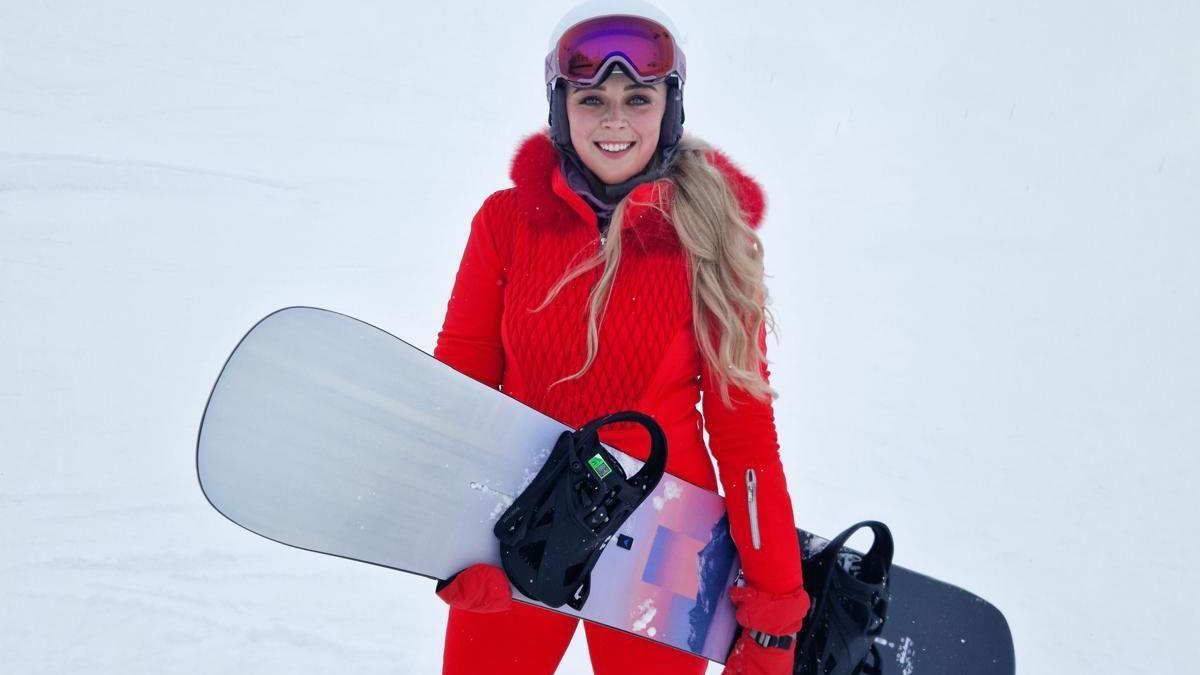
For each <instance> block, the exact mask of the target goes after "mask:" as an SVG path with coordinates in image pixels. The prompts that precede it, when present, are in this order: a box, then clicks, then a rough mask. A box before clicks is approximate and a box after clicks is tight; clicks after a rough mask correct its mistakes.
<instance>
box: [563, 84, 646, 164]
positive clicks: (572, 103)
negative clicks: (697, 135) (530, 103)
mask: <svg viewBox="0 0 1200 675" xmlns="http://www.w3.org/2000/svg"><path fill="white" fill-rule="evenodd" d="M666 97H667V85H666V84H665V83H662V82H660V83H658V84H656V85H646V84H639V83H638V82H636V81H635V80H632V79H630V78H629V76H627V75H625V74H624V73H619V72H614V73H613V74H612V75H610V76H609V77H608V78H607V79H606V80H604V81H603V82H601V83H600V84H598V85H595V86H592V87H587V88H582V89H581V88H579V87H576V86H574V85H571V86H570V87H569V88H568V91H567V121H568V122H569V123H570V126H571V143H572V144H573V145H574V146H575V152H577V153H579V157H580V159H582V160H583V163H584V165H586V166H587V168H589V169H591V170H592V173H594V174H596V177H597V178H599V179H600V180H602V181H604V182H605V183H607V184H608V185H615V184H617V183H622V182H624V181H627V180H629V179H630V178H633V177H634V176H636V175H637V174H638V173H640V172H641V170H642V169H644V168H646V165H647V164H648V163H649V162H650V158H651V157H653V156H654V150H655V149H656V148H657V147H658V136H659V131H660V129H661V127H662V118H663V111H664V110H665V109H666V102H667V98H666Z"/></svg>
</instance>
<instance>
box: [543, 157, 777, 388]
mask: <svg viewBox="0 0 1200 675" xmlns="http://www.w3.org/2000/svg"><path fill="white" fill-rule="evenodd" d="M710 149H711V148H710V146H709V145H708V144H706V143H704V142H703V141H701V140H698V139H695V138H692V137H690V136H685V137H684V138H683V139H682V140H681V141H680V143H679V146H678V148H677V150H676V152H675V157H674V161H673V163H672V166H671V168H670V170H669V171H668V173H667V174H666V175H665V176H664V177H663V178H664V179H665V180H667V181H669V182H670V183H671V184H672V186H673V188H674V189H673V190H671V191H668V193H671V195H672V196H671V200H670V203H657V204H651V205H649V206H651V207H652V208H655V209H657V210H658V211H660V212H661V213H662V214H663V217H665V218H666V219H667V220H668V222H670V223H671V224H672V225H673V226H674V228H675V232H676V233H677V235H678V236H679V241H680V243H681V244H682V246H683V249H684V251H686V252H687V256H688V262H689V265H688V268H689V278H690V281H691V289H692V324H693V326H694V328H695V334H696V343H697V346H698V347H699V349H700V355H701V357H702V358H703V359H704V360H705V361H706V363H707V365H708V367H709V371H710V372H711V373H712V375H713V377H714V378H715V380H716V381H715V383H714V384H715V387H716V389H717V391H718V392H719V395H720V397H721V400H722V401H723V402H724V403H725V405H726V407H733V403H732V398H731V396H730V394H729V388H730V387H731V386H736V387H739V388H741V389H744V390H745V391H746V392H748V393H749V394H751V395H752V396H753V397H754V398H757V399H760V400H766V401H770V400H772V399H774V398H777V397H778V394H777V393H776V392H775V390H774V389H773V388H771V386H770V385H769V384H768V383H767V381H766V380H765V379H764V378H763V375H762V372H761V371H760V368H761V367H762V366H763V365H765V364H766V354H765V353H764V351H763V349H762V346H761V345H760V344H759V340H758V336H759V335H760V333H761V332H762V331H763V330H764V327H766V328H768V329H769V331H770V332H775V318H774V316H773V315H772V314H771V311H770V309H769V308H768V307H767V305H768V304H769V302H770V298H769V294H768V292H767V287H766V283H765V282H764V276H765V275H764V273H763V247H762V240H761V239H760V238H759V237H758V234H757V233H755V231H754V230H753V229H751V227H750V225H749V224H748V223H747V222H746V219H745V216H743V214H742V210H741V206H740V205H739V204H738V200H737V197H736V196H735V195H734V193H733V190H732V189H731V187H730V186H729V184H728V182H727V181H726V180H725V176H724V175H722V173H721V172H720V170H719V169H717V168H716V167H715V166H713V165H712V163H711V162H709V161H708V157H707V153H708V151H709V150H710ZM660 194H662V193H661V192H660ZM628 204H629V198H628V197H626V198H625V199H622V200H621V202H620V203H619V204H617V207H616V210H614V211H613V214H612V220H611V221H610V223H614V225H610V227H609V229H608V238H607V242H606V243H605V245H604V246H603V248H602V249H601V251H600V252H599V253H598V254H597V255H595V256H593V257H591V258H589V259H587V260H585V261H583V262H582V263H580V264H579V265H578V266H576V267H574V268H572V269H571V270H569V271H568V272H567V273H566V274H565V275H564V276H563V277H562V278H561V279H559V280H558V282H557V283H555V284H554V286H553V287H551V289H550V291H549V292H548V293H547V295H546V299H545V300H543V301H542V304H541V305H539V306H538V307H536V308H534V309H533V310H531V311H534V312H538V311H541V310H542V309H544V308H545V307H546V306H547V305H549V304H550V302H551V301H552V300H553V299H554V297H555V296H556V295H558V293H559V291H560V290H562V288H563V287H564V286H566V285H567V284H568V283H570V282H571V281H572V280H574V279H576V278H577V277H579V276H580V275H582V274H585V273H587V272H588V271H589V270H592V269H594V268H596V267H600V266H603V268H604V271H603V273H602V274H601V276H600V280H599V281H598V282H597V283H596V285H595V286H594V287H593V288H592V290H591V293H590V295H589V297H588V318H587V322H588V330H587V359H586V361H585V362H584V364H583V367H582V368H580V369H579V370H578V371H577V372H575V373H573V374H571V375H568V376H566V377H564V378H562V379H560V380H558V381H556V382H554V383H553V384H551V385H550V386H551V387H553V386H556V385H558V384H560V383H562V382H566V381H568V380H573V379H577V378H579V377H582V376H583V374H584V373H585V372H587V370H588V368H590V367H591V365H592V363H593V362H594V361H595V360H596V354H597V352H598V351H599V342H600V324H601V323H603V321H604V314H605V311H606V310H607V308H608V301H609V299H610V297H611V295H612V286H613V280H614V279H615V278H616V276H617V269H618V268H619V267H620V263H621V229H622V228H621V227H620V223H622V222H623V221H624V217H625V211H626V208H627V207H628Z"/></svg>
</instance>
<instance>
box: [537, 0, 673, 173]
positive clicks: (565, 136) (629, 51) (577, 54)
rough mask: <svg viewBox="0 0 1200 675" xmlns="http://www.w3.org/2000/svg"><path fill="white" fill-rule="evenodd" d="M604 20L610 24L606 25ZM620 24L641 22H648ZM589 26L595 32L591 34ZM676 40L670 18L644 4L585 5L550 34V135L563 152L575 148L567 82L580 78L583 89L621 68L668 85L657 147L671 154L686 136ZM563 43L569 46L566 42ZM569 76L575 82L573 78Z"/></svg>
mask: <svg viewBox="0 0 1200 675" xmlns="http://www.w3.org/2000/svg"><path fill="white" fill-rule="evenodd" d="M605 19H608V20H610V21H609V22H608V23H607V24H606V23H605V22H604V21H603V20H605ZM622 19H643V20H646V21H647V22H649V23H645V22H639V21H631V22H623V21H622ZM589 26H592V27H595V28H596V30H595V31H592V32H590V33H589V31H588V27H589ZM573 29H575V30H573ZM664 30H665V34H664ZM677 36H678V31H677V30H676V28H675V24H674V23H673V22H672V21H671V19H670V17H668V16H667V15H666V14H665V13H663V11H662V10H660V9H659V8H657V7H655V6H654V5H652V4H650V3H648V2H642V1H641V0H587V1H586V2H584V3H582V4H580V5H578V6H576V7H575V8H574V9H572V10H571V11H569V12H567V14H566V15H565V16H564V17H563V18H562V20H560V21H559V22H558V25H557V26H555V28H554V31H553V33H551V35H550V45H549V53H547V55H546V64H545V65H546V69H545V76H546V77H545V79H546V97H547V99H548V101H549V103H550V117H549V122H550V135H551V138H552V139H553V140H554V142H555V143H556V144H557V145H559V146H560V147H563V148H569V147H570V145H571V131H570V128H569V126H568V123H567V114H566V91H567V83H568V82H570V81H575V80H576V77H579V78H580V79H582V80H583V82H582V83H584V84H594V83H596V82H599V81H603V80H604V79H605V78H607V77H608V76H609V75H610V74H612V72H613V71H614V70H616V69H618V68H620V69H621V70H622V71H623V72H625V74H627V75H628V76H629V77H630V78H632V79H635V80H638V81H641V82H645V83H647V84H649V83H654V82H665V83H666V84H667V106H666V110H665V111H664V112H663V121H662V128H661V131H660V133H659V143H658V147H659V148H660V149H664V150H667V151H668V152H670V151H673V149H674V147H675V146H676V145H677V144H678V143H679V139H680V138H681V137H682V136H683V120H684V114H683V84H684V80H685V79H686V77H687V65H686V59H685V58H684V54H683V50H682V49H681V48H680V47H679V45H678V42H677ZM564 38H569V40H570V41H569V42H564ZM578 64H583V70H584V72H582V73H580V72H578V69H576V66H577V65H578ZM568 71H570V75H574V76H576V77H569V76H568ZM577 83H579V82H577Z"/></svg>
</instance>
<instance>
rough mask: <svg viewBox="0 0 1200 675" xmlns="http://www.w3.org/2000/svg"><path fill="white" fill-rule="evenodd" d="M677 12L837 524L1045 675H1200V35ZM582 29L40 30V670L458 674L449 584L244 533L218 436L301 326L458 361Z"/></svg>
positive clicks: (22, 634) (11, 364) (14, 636)
mask: <svg viewBox="0 0 1200 675" xmlns="http://www.w3.org/2000/svg"><path fill="white" fill-rule="evenodd" d="M661 5H662V6H663V7H664V9H666V10H667V11H668V12H669V13H671V14H672V15H673V16H674V17H675V19H676V22H677V23H678V24H679V25H680V26H681V29H682V30H683V32H684V34H683V36H682V37H683V42H684V47H685V48H686V49H687V51H688V60H689V74H690V75H691V76H692V79H691V81H690V82H689V83H688V93H687V105H688V109H687V110H688V127H689V129H691V130H692V131H693V132H694V133H697V134H698V135H700V136H702V137H704V138H706V139H708V140H710V141H711V142H713V143H715V144H717V145H718V146H720V147H722V148H724V149H725V150H726V151H727V152H728V153H729V154H730V155H731V156H732V157H733V158H734V159H735V160H736V161H737V162H738V163H740V164H741V165H742V166H743V167H745V168H746V169H747V170H748V171H749V172H750V173H752V174H754V175H755V176H756V177H757V178H759V179H760V180H761V181H762V182H763V184H764V185H765V187H766V189H767V191H768V196H769V198H770V204H769V212H768V219H767V222H766V224H765V226H764V229H763V230H762V234H763V237H764V239H765V245H766V247H767V248H766V251H767V264H768V272H769V274H771V275H772V279H771V289H772V292H773V296H774V305H773V309H774V311H775V313H776V316H777V317H778V319H779V323H780V328H781V334H780V336H779V340H778V341H777V342H775V341H773V342H772V343H771V346H770V350H771V360H772V362H773V365H772V369H773V373H774V380H773V382H774V384H775V386H776V388H777V389H778V390H779V391H780V392H781V393H782V397H781V398H780V400H779V401H778V403H777V406H778V410H780V414H779V431H780V438H781V442H782V444H783V448H784V450H783V451H784V453H785V455H786V456H785V463H786V464H787V467H788V471H789V482H790V485H791V486H792V492H793V501H794V503H795V507H796V511H797V518H798V520H800V521H801V522H802V523H803V524H804V525H805V526H806V527H810V528H812V529H814V530H817V531H821V532H827V533H833V532H836V531H837V530H839V529H840V528H841V527H843V526H845V525H847V524H849V523H851V522H853V521H855V520H857V519H860V518H863V517H876V518H879V519H882V520H885V521H887V522H888V523H889V524H891V525H892V527H893V529H894V531H895V533H896V536H897V542H898V550H897V562H899V563H901V564H904V565H906V566H909V567H912V568H915V569H919V570H923V571H927V572H928V573H930V574H933V575H935V576H938V577H941V578H944V579H946V580H949V581H951V582H954V583H956V584H959V585H961V586H964V587H965V588H968V589H971V590H973V591H975V592H977V593H979V594H981V595H983V596H985V597H987V598H989V599H991V600H993V601H994V602H995V603H996V604H997V605H998V606H999V607H1000V608H1001V609H1002V610H1004V611H1005V613H1006V614H1007V615H1008V617H1009V619H1010V623H1011V624H1012V626H1013V630H1014V635H1015V639H1016V643H1017V654H1018V661H1019V662H1020V664H1021V665H1020V668H1021V672H1022V673H1076V672H1078V673H1085V672H1086V673H1095V672H1113V673H1118V672H1119V673H1158V672H1186V671H1187V670H1188V669H1189V668H1190V667H1191V665H1192V663H1193V662H1194V660H1195V659H1194V656H1193V655H1192V654H1191V653H1190V650H1189V649H1188V645H1189V642H1188V638H1189V637H1190V635H1191V633H1192V632H1194V631H1195V629H1197V628H1200V616H1198V612H1197V609H1196V607H1197V605H1198V602H1200V597H1198V594H1197V592H1196V591H1195V590H1194V584H1192V583H1191V578H1190V577H1191V570H1192V567H1193V566H1194V560H1195V558H1196V557H1197V556H1198V555H1200V545H1198V544H1197V540H1196V537H1195V536H1194V535H1195V531H1196V528H1195V525H1194V523H1193V522H1192V521H1193V517H1194V513H1195V512H1196V511H1197V506H1198V505H1200V499H1198V498H1197V497H1196V490H1195V488H1194V487H1193V485H1192V483H1193V482H1194V481H1195V480H1196V479H1197V478H1198V477H1200V460H1198V459H1197V455H1196V449H1197V446H1198V443H1197V439H1198V438H1200V423H1198V422H1197V418H1198V415H1197V414H1196V410H1197V407H1198V405H1197V404H1198V402H1200V391H1198V389H1200V385H1198V384H1197V383H1198V382H1200V358H1198V357H1197V356H1196V353H1195V345H1196V344H1200V311H1198V310H1197V308H1198V307H1200V273H1198V272H1197V265H1196V250H1197V247H1198V246H1200V234H1197V226H1198V225H1200V190H1198V189H1197V186H1200V86H1198V85H1197V83H1198V82H1200V46H1198V45H1200V43H1197V42H1196V40H1195V35H1197V34H1198V33H1200V6H1198V5H1197V4H1196V3H1194V2H1188V1H1184V0H1160V1H1159V2H1155V3H1134V2H1116V1H1114V2H1083V1H1081V0H1063V1H1060V2H1057V3H1053V4H1052V6H1047V4H1046V3H1036V2H1032V1H1030V0H1015V1H1009V2H975V3H953V2H930V1H928V0H918V1H915V2H904V3H899V2H890V3H889V2H862V3H806V4H801V5H799V6H797V5H795V4H794V3H787V4H785V3H773V4H770V5H768V4H767V3H752V4H747V3H735V5H736V6H734V5H731V3H715V2H712V3H707V2H706V3H683V2H667V1H666V0H663V2H662V3H661ZM561 11H562V6H561V5H558V4H556V3H488V4H482V3H481V4H478V5H476V4H473V3H472V4H459V3H440V4H437V5H431V6H427V7H422V8H419V9H417V8H414V7H412V6H410V5H409V4H408V3H386V2H378V1H364V2H358V3H351V6H349V7H348V8H347V7H339V6H336V5H334V4H332V3H318V2H290V3H285V2H280V1H278V0H264V1H262V2H255V3H239V2H228V1H224V2H206V3H200V2H172V3H151V2H134V1H132V0H113V1H112V2H107V3H88V2H82V1H75V2H67V1H58V2H45V3H19V2H7V3H3V4H0V536H2V537H3V541H4V544H3V545H2V546H0V608H3V611H0V653H2V654H4V659H3V660H4V665H3V666H2V667H0V670H2V671H3V672H5V673H62V672H80V673H108V672H113V673H116V672H121V673H162V672H172V673H213V672H235V671H245V670H250V669H251V668H253V669H254V670H255V671H256V672H262V673H284V672H286V673H327V672H340V671H347V670H353V671H355V672H361V673H374V672H379V673H384V672H387V673H430V672H437V670H438V668H439V664H440V650H441V635H442V631H443V629H444V621H445V611H444V609H443V607H442V606H441V605H440V603H439V602H438V601H437V600H436V598H434V597H433V595H432V588H431V584H430V583H429V582H427V581H425V580H421V579H416V578H410V577H408V576H406V575H401V574H396V573H389V572H387V571H385V570H382V569H379V568H375V567H371V566H368V565H355V564H352V563H348V562H346V561H342V560H338V559H334V558H329V557H325V556H319V555H315V554H307V553H303V552H299V551H295V550H292V549H288V548H285V547H282V546H278V545H275V544H272V543H270V542H267V541H265V540H263V539H260V538H258V537H255V536H253V535H251V534H249V533H247V532H245V531H243V530H240V529H239V528H236V527H234V526H233V525H231V524H229V523H228V522H227V521H225V520H224V519H223V518H221V517H220V516H219V515H217V514H216V513H215V512H213V511H212V510H211V509H210V508H209V507H208V505H207V503H206V502H205V501H204V499H203V496H202V495H201V493H200V491H199V489H198V487H197V485H196V480H195V474H194V466H193V456H192V452H193V449H194V442H195V432H196V428H197V424H198V422H199V418H200V413H201V412H202V409H203V405H204V401H205V398H206V396H207V394H208V391H209V387H210V386H211V383H212V380H213V378H214V377H215V376H216V374H217V372H218V370H219V369H220V366H221V364H222V362H223V360H224V358H225V356H227V354H228V352H229V350H230V349H231V348H232V347H233V345H234V344H235V342H236V340H237V339H238V338H239V337H240V336H241V334H242V333H243V332H244V331H245V330H246V329H247V328H248V327H249V326H250V325H251V324H252V323H253V321H255V320H256V319H258V318H259V317H261V316H262V315H264V314H266V313H268V312H269V311H271V310H273V309H276V308H278V307H282V306H285V305H290V304H308V305H316V306H324V307H329V308H331V309H336V310H338V311H341V312H345V313H348V314H351V315H353V316H358V317H361V318H363V319H364V320H367V321H370V322H372V323H375V324H376V325H379V326H381V327H384V328H386V329H388V330H389V331H391V332H393V333H396V334H398V335H402V336H405V337H406V338H408V339H409V340H411V341H412V342H414V343H416V344H417V345H418V346H421V347H423V348H426V349H428V348H430V347H432V344H433V340H434V338H435V335H436V332H437V330H438V328H439V327H440V322H441V317H442V313H443V312H444V309H445V303H446V300H447V299H448V297H449V290H450V285H451V283H452V281H453V274H454V271H455V269H456V266H457V263H458V258H459V256H460V255H461V252H462V246H463V244H464V243H465V240H466V233H467V225H468V223H469V221H470V217H471V215H472V214H473V213H474V210H475V209H476V208H477V206H478V205H479V203H480V202H481V201H482V199H483V198H484V197H485V196H486V195H487V194H489V193H490V192H491V191H493V190H495V189H498V188H501V187H504V186H506V185H507V178H506V172H507V164H508V160H509V157H510V154H511V152H512V150H513V149H514V147H515V145H516V143H517V142H518V141H519V140H520V138H521V137H522V136H523V135H524V134H527V133H530V132H532V131H534V130H536V129H538V128H539V125H541V124H543V123H544V120H545V109H544V108H545V100H544V97H543V92H542V89H541V79H540V78H541V67H542V64H541V60H542V58H543V55H544V49H545V41H546V36H547V34H548V32H549V30H550V28H551V27H552V26H553V25H554V23H555V22H556V21H557V20H558V17H559V16H560V14H561ZM581 636H582V631H579V632H578V633H577V636H576V638H577V639H576V642H575V643H574V644H573V645H572V648H571V650H570V651H569V652H568V655H567V657H566V660H565V661H564V665H563V667H562V668H561V672H564V673H586V672H590V671H589V670H588V667H587V657H586V650H585V648H584V646H583V645H582V638H581ZM711 672H714V673H716V672H719V669H718V668H716V667H715V666H714V667H713V668H712V669H711Z"/></svg>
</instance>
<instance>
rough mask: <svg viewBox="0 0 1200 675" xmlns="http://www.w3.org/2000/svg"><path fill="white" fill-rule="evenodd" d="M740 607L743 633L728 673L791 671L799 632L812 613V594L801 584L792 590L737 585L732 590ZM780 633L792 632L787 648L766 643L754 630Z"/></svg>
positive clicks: (760, 674)
mask: <svg viewBox="0 0 1200 675" xmlns="http://www.w3.org/2000/svg"><path fill="white" fill-rule="evenodd" d="M729 599H730V600H732V601H733V604H734V607H736V608H737V614H736V616H737V622H738V624H739V625H741V626H742V635H741V637H739V638H738V641H737V643H735V644H734V646H733V651H731V652H730V653H729V660H728V661H726V662H725V670H724V675H791V673H792V668H793V665H794V661H795V658H796V656H795V655H796V633H798V632H800V628H801V627H802V626H803V625H804V617H805V615H806V614H808V605H809V600H808V594H807V593H805V592H804V587H803V586H799V587H797V588H796V590H794V591H791V592H790V593H784V594H775V593H766V592H763V591H760V590H757V589H755V588H754V587H752V586H737V587H734V588H732V589H730V591H729ZM751 630H755V631H759V632H761V633H767V634H769V635H776V636H785V635H786V636H791V638H792V639H791V642H790V644H789V645H788V646H787V648H786V649H785V648H780V647H764V646H762V645H760V644H759V643H758V642H755V641H754V638H753V637H751V636H750V631H751Z"/></svg>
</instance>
